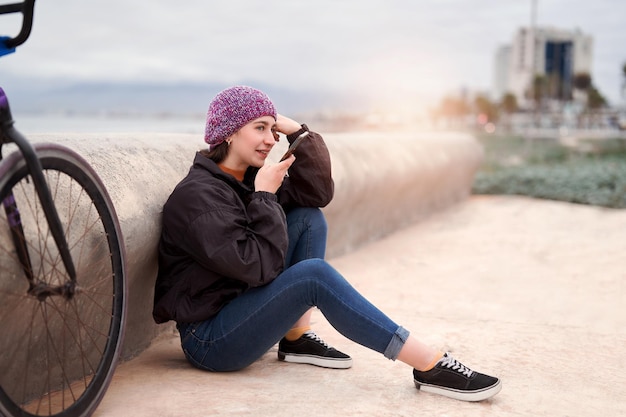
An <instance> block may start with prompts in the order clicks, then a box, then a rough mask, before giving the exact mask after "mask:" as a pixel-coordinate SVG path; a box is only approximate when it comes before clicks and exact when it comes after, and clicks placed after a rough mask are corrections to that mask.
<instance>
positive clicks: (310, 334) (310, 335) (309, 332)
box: [302, 330, 331, 349]
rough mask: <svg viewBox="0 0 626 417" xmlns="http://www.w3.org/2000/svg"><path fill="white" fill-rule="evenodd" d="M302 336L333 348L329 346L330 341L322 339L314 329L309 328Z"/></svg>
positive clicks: (327, 347)
mask: <svg viewBox="0 0 626 417" xmlns="http://www.w3.org/2000/svg"><path fill="white" fill-rule="evenodd" d="M302 336H303V337H306V338H307V339H311V340H313V341H315V342H317V343H319V344H320V345H322V346H324V347H325V348H326V349H331V347H330V346H328V343H326V342H324V341H323V340H322V339H320V337H319V336H318V335H316V334H315V332H313V331H312V330H307V331H306V332H304V334H303V335H302Z"/></svg>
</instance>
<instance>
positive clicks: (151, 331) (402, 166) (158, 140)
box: [32, 133, 482, 358]
mask: <svg viewBox="0 0 626 417" xmlns="http://www.w3.org/2000/svg"><path fill="white" fill-rule="evenodd" d="M32 139H34V140H35V141H37V142H42V141H51V142H56V143H61V144H64V145H66V146H69V147H71V148H72V149H74V150H76V151H77V152H78V153H80V154H81V155H82V156H83V157H85V158H86V159H87V160H88V161H89V162H90V163H91V164H92V165H93V167H94V169H95V170H96V171H97V172H98V174H99V175H100V177H101V178H102V180H103V182H104V183H105V185H106V187H107V189H108V191H109V194H110V196H111V198H112V200H113V202H114V204H115V207H116V210H117V214H118V217H119V220H120V223H121V227H122V232H123V235H124V240H125V245H126V252H127V258H126V259H127V273H128V287H129V297H128V321H127V327H126V339H125V344H124V353H123V355H124V357H125V358H129V357H131V356H134V355H135V354H137V353H139V352H141V351H142V350H143V349H144V348H145V347H147V346H148V345H149V344H150V341H151V340H152V339H153V338H154V337H155V336H156V335H157V334H159V333H160V332H162V331H163V330H165V329H168V328H171V327H168V326H167V325H165V326H164V325H161V326H156V325H155V324H154V322H153V321H152V316H151V309H152V297H153V285H154V280H155V277H156V271H157V263H156V259H157V258H156V254H157V252H156V248H157V242H158V236H159V229H160V226H159V225H160V213H161V207H162V205H163V203H164V202H165V200H166V199H167V197H168V196H169V194H170V192H171V190H172V189H173V188H174V186H175V185H176V184H177V183H178V181H180V179H181V178H182V177H183V176H184V175H185V174H186V172H187V171H188V169H189V166H190V164H191V162H192V159H193V156H194V153H195V151H197V150H198V149H201V148H203V147H204V143H203V142H202V140H201V138H199V137H198V136H197V135H189V134H158V133H154V134H153V133H145V134H137V133H128V134H123V133H120V134H88V135H86V134H55V135H37V136H36V137H33V138H32ZM325 139H326V141H327V144H328V147H329V149H330V152H331V154H332V159H333V176H334V178H335V183H336V193H335V199H334V200H333V202H332V203H331V204H330V205H329V206H328V207H326V208H325V209H324V210H325V213H326V216H327V220H328V224H329V242H328V257H334V256H337V255H340V254H342V253H344V252H346V251H349V250H351V249H353V248H355V247H357V246H358V245H361V244H364V243H366V242H368V241H371V240H374V239H377V238H380V237H381V236H384V235H386V234H389V233H391V232H393V231H394V230H397V229H399V228H401V227H403V226H404V225H407V224H409V223H412V222H415V221H418V220H420V219H423V218H425V217H426V216H428V215H429V214H431V213H433V212H435V211H437V210H441V209H443V208H445V207H447V206H449V205H451V204H453V203H455V202H458V201H460V200H462V199H464V198H465V197H466V196H468V194H469V193H470V189H471V183H472V180H473V176H474V173H475V171H476V169H477V167H478V165H479V164H480V161H481V159H482V148H481V147H480V145H479V144H478V143H477V142H476V141H475V140H474V139H473V138H472V137H471V136H468V135H464V134H451V133H445V134H444V133H423V134H408V133H403V134H383V133H376V134H373V133H368V134H356V133H351V134H328V135H325ZM284 142H285V141H284V140H283V141H282V142H281V143H280V144H279V146H277V148H276V149H275V151H274V152H273V154H272V159H273V160H276V159H277V157H278V156H279V155H280V154H282V152H283V151H284V147H285V145H286V144H285V143H284Z"/></svg>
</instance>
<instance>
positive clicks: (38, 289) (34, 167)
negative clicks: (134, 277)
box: [0, 88, 76, 299]
mask: <svg viewBox="0 0 626 417" xmlns="http://www.w3.org/2000/svg"><path fill="white" fill-rule="evenodd" d="M13 124H14V122H13V117H12V116H11V111H10V108H9V102H8V99H7V97H6V94H5V93H4V90H3V89H2V88H0V160H1V159H2V146H3V145H4V144H5V143H14V144H15V145H17V147H18V149H19V151H20V152H21V153H22V155H23V157H24V160H25V162H26V166H27V168H28V172H29V173H30V176H31V178H32V180H33V185H34V187H35V190H36V192H37V196H38V197H39V200H40V202H41V206H42V208H43V211H44V213H45V217H46V221H47V222H48V227H49V228H50V233H51V234H52V237H53V238H54V242H55V244H56V245H57V247H58V249H59V254H60V255H61V260H62V261H63V266H64V267H65V270H66V271H67V273H68V275H69V277H70V280H69V281H68V283H66V284H64V285H59V286H49V285H47V284H41V283H38V282H35V280H34V277H33V272H32V265H31V262H30V258H29V255H28V249H27V248H26V247H25V246H24V243H23V242H25V239H24V231H23V229H22V224H21V221H20V216H19V210H18V208H17V205H16V202H15V199H14V198H13V194H9V195H8V196H7V198H6V199H5V200H4V201H3V202H2V204H3V206H4V209H5V211H6V213H7V218H8V219H9V227H10V228H11V234H12V237H13V242H14V244H15V249H16V251H17V254H18V258H19V260H20V263H21V264H22V269H23V270H24V273H25V274H26V277H27V278H28V281H29V283H30V288H29V294H31V295H33V296H35V297H37V298H39V299H43V298H45V297H48V296H50V295H62V296H64V297H66V298H71V297H72V295H73V294H74V292H75V289H76V288H75V287H76V270H75V268H74V262H73V261H72V256H71V253H70V250H69V247H68V244H67V240H66V239H65V234H64V232H63V227H62V225H61V220H60V219H59V216H58V213H57V211H56V208H55V206H54V202H53V201H52V195H51V193H50V189H49V188H48V184H47V182H46V179H45V177H44V174H43V169H42V167H41V163H40V161H39V158H38V157H37V154H36V153H35V150H34V149H33V147H32V146H31V144H30V143H29V142H28V140H27V139H26V138H25V137H24V136H22V134H21V133H20V132H18V131H17V130H16V129H15V127H13Z"/></svg>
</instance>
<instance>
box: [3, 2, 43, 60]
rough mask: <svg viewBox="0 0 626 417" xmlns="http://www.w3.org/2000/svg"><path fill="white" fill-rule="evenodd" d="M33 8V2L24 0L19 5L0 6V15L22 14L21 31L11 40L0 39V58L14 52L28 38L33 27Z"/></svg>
mask: <svg viewBox="0 0 626 417" xmlns="http://www.w3.org/2000/svg"><path fill="white" fill-rule="evenodd" d="M34 8H35V0H25V1H23V2H21V3H12V4H3V5H0V14H7V13H22V16H23V20H22V29H21V30H20V32H19V33H18V34H17V36H15V37H13V38H4V39H0V41H2V42H0V56H2V55H5V54H10V53H12V52H15V48H16V47H17V46H19V45H21V44H23V43H24V42H26V39H28V37H29V36H30V31H31V29H32V27H33V10H34Z"/></svg>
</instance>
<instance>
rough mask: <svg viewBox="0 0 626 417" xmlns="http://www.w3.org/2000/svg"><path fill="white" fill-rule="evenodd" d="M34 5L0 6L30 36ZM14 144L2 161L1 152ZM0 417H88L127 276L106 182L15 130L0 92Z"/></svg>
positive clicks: (6, 48)
mask: <svg viewBox="0 0 626 417" xmlns="http://www.w3.org/2000/svg"><path fill="white" fill-rule="evenodd" d="M34 3H35V1H34V0H26V1H23V2H21V3H14V4H8V5H1V6H0V15H2V14H6V13H21V14H22V28H21V30H20V32H19V34H18V35H17V36H15V37H13V38H10V37H4V38H0V55H3V54H8V53H11V52H14V51H15V48H16V47H17V46H19V45H21V44H22V43H24V42H25V41H26V39H27V38H28V37H29V35H30V31H31V27H32V18H33V10H34ZM9 144H11V145H10V146H11V147H17V150H15V151H13V152H12V153H11V154H9V155H8V156H7V157H6V158H3V155H2V150H3V148H4V145H7V146H8V145H9ZM0 201H1V202H2V206H3V209H0V262H1V263H0V370H1V371H0V415H2V416H5V417H16V416H44V415H45V416H58V417H75V416H89V415H91V414H92V413H93V412H94V411H95V409H96V407H97V406H98V404H99V403H100V401H101V400H102V398H103V396H104V394H105V392H106V390H107V388H108V386H109V383H110V381H111V378H112V376H113V372H114V370H115V367H116V365H117V362H118V358H119V355H120V351H121V346H122V341H123V336H124V325H125V319H126V275H125V263H124V246H123V240H122V234H121V230H120V225H119V222H118V219H117V215H116V213H115V209H114V206H113V204H112V202H111V198H110V197H109V195H108V193H107V190H106V188H105V187H104V184H103V183H102V181H101V180H100V178H99V177H98V175H97V174H96V172H95V171H94V170H93V169H92V168H91V166H90V165H89V164H88V163H87V162H86V160H85V159H83V158H82V157H81V156H79V155H78V154H77V153H75V152H74V151H72V150H71V149H69V148H66V147H64V146H61V145H58V144H48V143H46V144H40V143H37V144H34V145H31V144H30V143H29V141H28V140H27V139H26V138H25V137H24V136H23V135H21V134H20V133H19V132H18V131H17V130H16V129H15V127H14V121H13V118H12V116H11V111H10V108H9V103H8V100H7V98H6V95H5V93H4V90H3V89H2V88H0Z"/></svg>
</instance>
